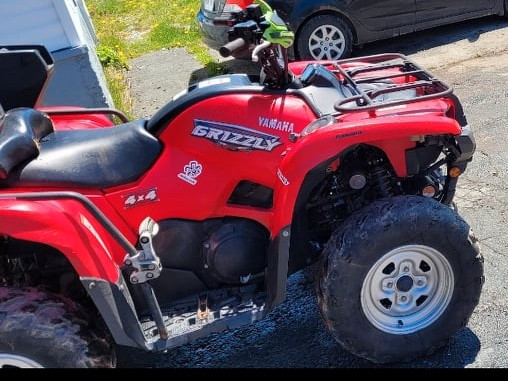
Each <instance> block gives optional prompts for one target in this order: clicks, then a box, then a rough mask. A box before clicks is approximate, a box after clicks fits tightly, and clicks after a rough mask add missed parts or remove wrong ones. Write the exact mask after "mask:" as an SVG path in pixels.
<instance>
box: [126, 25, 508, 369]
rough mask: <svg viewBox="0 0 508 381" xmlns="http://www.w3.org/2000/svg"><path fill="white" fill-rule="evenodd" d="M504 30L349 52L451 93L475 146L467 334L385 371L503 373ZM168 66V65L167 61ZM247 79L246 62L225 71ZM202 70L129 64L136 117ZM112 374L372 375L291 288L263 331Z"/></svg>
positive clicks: (506, 341)
mask: <svg viewBox="0 0 508 381" xmlns="http://www.w3.org/2000/svg"><path fill="white" fill-rule="evenodd" d="M507 41H508V22H506V21H503V20H502V19H499V18H496V17H489V18H485V19H481V20H475V21H472V22H465V23H461V24H458V25H453V26H447V27H443V28H437V29H434V30H432V31H426V32H421V33H417V34H412V35H407V36H404V37H401V38H397V39H392V40H389V41H385V42H378V43H376V44H370V45H368V46H365V47H364V48H363V49H356V50H355V54H356V55H367V54H376V53H381V52H402V53H404V54H407V55H409V56H410V57H411V58H413V59H414V60H415V61H417V62H418V63H420V64H422V65H423V66H426V67H427V68H430V69H432V71H433V72H434V73H435V74H436V75H437V76H438V77H440V78H442V79H444V80H445V81H446V82H449V83H450V84H452V85H453V86H454V87H455V90H456V93H457V94H458V96H459V98H460V99H461V100H462V102H463V104H464V108H465V111H466V114H467V116H468V118H469V123H470V124H471V125H472V126H473V129H474V131H475V136H476V139H477V151H476V155H475V157H474V160H473V162H472V163H471V165H470V166H469V168H468V171H467V172H466V175H465V176H463V178H462V179H461V181H460V182H459V184H460V187H459V189H458V194H457V198H456V201H457V204H458V207H459V211H460V213H461V214H462V215H463V217H464V218H465V219H466V220H467V221H468V222H469V223H470V225H471V226H472V228H473V229H474V231H475V233H476V235H477V236H478V238H479V239H480V244H481V247H482V252H483V255H484V257H485V276H486V283H485V285H484V288H483V294H482V297H481V300H480V304H479V305H478V307H477V309H476V311H475V312H474V314H473V316H472V318H471V320H470V323H469V325H468V327H467V328H465V329H464V330H462V331H461V332H459V333H458V334H457V335H456V336H455V337H453V338H452V340H451V341H450V343H449V344H448V345H447V346H446V347H444V348H443V349H442V350H440V351H438V352H437V353H435V354H433V355H432V356H429V357H426V358H423V359H420V360H418V361H415V362H412V363H410V364H390V365H389V366H390V367H432V368H448V367H452V368H462V367H496V368H497V367H508V333H507V332H508V319H507V314H508V292H507V288H508V282H507V281H506V279H508V258H507V253H508V238H507V234H506V231H507V226H508V221H507V210H508V207H507V205H508V193H507V192H506V188H507V186H508V170H507V168H508V139H506V137H505V135H506V130H507V128H506V126H507V125H508V43H507ZM170 59H172V61H171V60H170ZM227 64H228V65H230V67H231V68H232V70H235V71H243V70H248V71H250V72H252V71H253V70H257V69H254V67H253V65H252V64H250V63H249V62H246V61H227ZM202 76H204V70H203V69H202V68H200V67H199V65H198V64H197V63H196V61H195V60H194V59H193V58H192V57H190V56H188V55H187V54H186V53H185V52H184V51H182V50H171V51H161V52H156V53H152V54H150V55H147V56H144V57H141V58H139V59H137V60H135V61H133V62H132V70H131V72H130V80H131V85H132V89H133V94H134V96H135V97H136V103H135V112H136V114H137V115H138V116H140V117H141V116H149V115H150V114H151V113H153V111H154V110H155V109H156V108H158V107H160V106H161V105H163V104H164V103H165V102H166V101H167V100H168V99H170V98H171V96H172V95H173V94H175V93H177V92H178V91H180V90H181V89H182V88H184V87H185V86H186V85H187V84H188V83H190V82H192V81H193V80H195V79H196V78H200V77H202ZM118 365H119V367H290V368H292V367H337V368H344V367H347V368H358V367H379V366H378V365H374V364H371V363H369V362H367V361H364V360H361V359H358V358H356V357H354V356H352V355H350V354H349V353H348V352H346V351H344V350H343V349H342V348H341V347H340V346H339V345H338V344H337V343H335V341H334V340H333V338H332V337H331V336H330V335H329V334H328V332H327V331H326V329H325V327H324V325H323V323H322V322H321V318H320V316H319V312H318V309H317V306H316V303H315V297H314V292H313V287H311V285H310V284H309V283H308V282H305V281H304V278H303V276H302V274H300V273H298V274H295V275H293V276H292V277H291V278H290V280H289V285H288V297H287V301H286V302H285V303H284V304H282V305H281V306H279V307H277V308H276V309H275V310H274V311H273V312H271V313H270V314H269V316H268V317H267V318H266V319H265V320H264V321H262V322H258V323H256V324H253V325H251V326H249V327H245V328H241V329H236V330H233V331H230V332H227V333H223V334H216V335H212V336H210V337H208V338H205V339H201V340H198V341H196V342H195V343H192V344H189V345H185V346H182V347H180V348H176V349H173V350H170V351H168V352H166V353H164V354H144V353H143V352H141V351H138V350H134V349H128V348H119V351H118Z"/></svg>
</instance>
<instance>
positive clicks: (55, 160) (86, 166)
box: [8, 120, 161, 189]
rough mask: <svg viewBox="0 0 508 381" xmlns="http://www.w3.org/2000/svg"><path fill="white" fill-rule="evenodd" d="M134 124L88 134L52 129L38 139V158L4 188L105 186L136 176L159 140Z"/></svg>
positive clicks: (138, 123) (154, 152)
mask: <svg viewBox="0 0 508 381" xmlns="http://www.w3.org/2000/svg"><path fill="white" fill-rule="evenodd" d="M145 126H146V121H144V120H138V121H135V122H131V123H126V124H121V125H118V126H113V127H104V128H98V129H91V130H63V131H58V130H57V131H55V132H54V133H52V134H50V135H48V136H47V137H46V138H44V139H43V140H42V141H41V145H40V153H39V156H38V157H37V158H36V159H35V160H32V161H31V162H29V163H28V164H26V165H24V166H20V167H18V168H17V169H16V171H15V172H13V173H12V174H11V176H9V178H8V185H11V186H12V185H16V186H26V187H34V186H35V187H76V188H98V189H102V188H109V187H114V186H117V185H122V184H126V183H129V182H131V181H134V180H137V179H138V178H140V177H141V176H142V175H143V173H145V172H146V170H148V168H149V167H150V166H151V165H152V164H153V163H154V162H155V160H156V159H157V157H158V155H159V152H160V151H161V144H160V142H159V141H158V140H157V139H156V138H155V137H153V135H151V134H150V133H148V132H147V131H146V128H145Z"/></svg>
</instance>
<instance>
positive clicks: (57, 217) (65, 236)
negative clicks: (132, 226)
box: [0, 192, 136, 283]
mask: <svg viewBox="0 0 508 381" xmlns="http://www.w3.org/2000/svg"><path fill="white" fill-rule="evenodd" d="M27 194H36V193H35V192H32V193H27ZM20 195H22V194H21V193H20ZM6 196H8V195H5V194H3V195H0V233H1V234H2V235H5V236H9V237H12V238H16V239H21V240H27V241H33V242H40V243H43V244H46V245H49V246H51V247H53V248H55V249H56V250H58V251H59V252H60V253H62V254H63V255H64V256H65V257H66V258H67V259H68V260H69V262H70V263H71V264H72V266H73V267H74V269H75V270H76V272H77V274H78V275H79V276H80V277H87V278H97V279H104V280H106V281H108V282H111V283H116V282H117V281H118V277H119V266H118V263H122V261H123V258H124V256H125V254H126V252H125V250H123V249H122V247H121V246H120V245H119V243H118V242H116V241H115V240H114V239H112V237H111V234H109V233H108V232H107V231H106V229H105V228H104V226H103V224H102V223H101V222H99V221H97V218H96V217H95V216H94V215H93V214H92V213H91V212H90V211H89V210H87V208H85V207H84V206H83V204H82V203H80V202H79V201H77V200H74V199H57V200H55V199H53V200H51V199H47V200H37V201H36V200H34V201H32V200H22V199H13V198H12V197H11V198H6ZM97 199H100V198H97ZM100 207H101V209H103V208H107V207H108V206H107V205H101V206H100ZM103 210H104V209H103ZM110 215H111V214H110ZM113 223H115V224H118V225H117V226H124V225H123V224H122V222H121V220H120V219H118V221H114V222H113ZM122 233H123V234H127V235H128V236H129V237H128V239H129V240H130V241H131V242H134V241H135V239H136V238H135V236H134V234H133V233H132V232H130V234H129V231H128V229H122Z"/></svg>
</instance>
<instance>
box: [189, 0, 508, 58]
mask: <svg viewBox="0 0 508 381" xmlns="http://www.w3.org/2000/svg"><path fill="white" fill-rule="evenodd" d="M267 2H268V3H269V4H270V5H271V6H272V7H273V8H275V9H276V10H277V12H278V13H279V15H280V16H281V17H282V18H283V19H284V21H286V22H288V23H289V24H290V26H291V28H292V29H293V31H294V32H295V33H296V41H295V46H294V47H293V49H294V55H295V58H299V59H340V58H345V57H348V56H349V55H350V54H351V49H352V47H353V45H360V44H364V43H366V42H370V41H375V40H381V39H384V38H389V37H395V36H399V35H401V34H405V33H411V32H415V31H418V30H423V29H427V28H431V27H435V26H438V25H443V24H449V23H454V22H457V21H463V20H467V19H472V18H478V17H482V16H488V15H493V14H496V15H506V14H507V13H508V12H507V8H508V0H448V1H443V0H418V1H415V0H376V1H372V0H312V1H309V0H267ZM252 3H253V0H201V10H200V11H199V13H198V16H197V17H198V22H199V25H200V27H201V30H202V31H203V36H204V40H205V42H206V43H207V44H208V45H209V46H210V47H212V48H215V49H217V48H218V47H219V46H221V45H223V44H225V43H226V42H227V29H228V26H227V19H228V17H229V16H230V14H231V12H234V11H236V10H240V9H242V8H244V7H246V6H247V5H249V4H252Z"/></svg>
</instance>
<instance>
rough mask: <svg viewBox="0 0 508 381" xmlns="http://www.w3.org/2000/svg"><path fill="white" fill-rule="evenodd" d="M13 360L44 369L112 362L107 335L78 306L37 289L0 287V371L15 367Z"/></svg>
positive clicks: (110, 364)
mask: <svg viewBox="0 0 508 381" xmlns="http://www.w3.org/2000/svg"><path fill="white" fill-rule="evenodd" d="M17 356H19V358H22V359H26V360H27V362H33V363H35V364H36V365H40V366H42V367H50V368H93V367H114V366H115V362H116V360H115V355H114V352H113V348H112V344H111V340H110V338H109V334H107V333H106V332H105V331H104V330H103V329H102V328H100V327H98V326H96V325H95V322H94V319H91V317H90V316H88V313H87V311H85V310H84V309H83V308H82V307H80V306H79V305H78V304H76V303H74V302H73V301H71V300H70V299H67V298H64V297H62V296H60V295H56V294H51V293H46V292H43V291H39V290H37V289H28V288H27V289H13V288H6V287H0V368H2V365H3V366H5V367H12V366H14V367H16V358H18V357H17ZM10 358H11V359H13V360H12V363H14V365H12V364H11V361H10V360H9V359H10ZM25 365H26V364H25Z"/></svg>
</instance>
